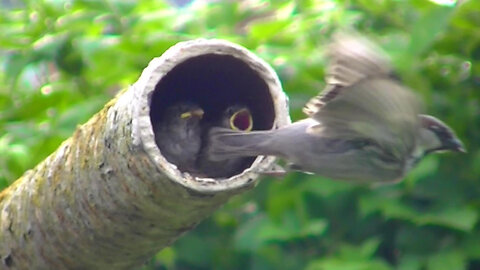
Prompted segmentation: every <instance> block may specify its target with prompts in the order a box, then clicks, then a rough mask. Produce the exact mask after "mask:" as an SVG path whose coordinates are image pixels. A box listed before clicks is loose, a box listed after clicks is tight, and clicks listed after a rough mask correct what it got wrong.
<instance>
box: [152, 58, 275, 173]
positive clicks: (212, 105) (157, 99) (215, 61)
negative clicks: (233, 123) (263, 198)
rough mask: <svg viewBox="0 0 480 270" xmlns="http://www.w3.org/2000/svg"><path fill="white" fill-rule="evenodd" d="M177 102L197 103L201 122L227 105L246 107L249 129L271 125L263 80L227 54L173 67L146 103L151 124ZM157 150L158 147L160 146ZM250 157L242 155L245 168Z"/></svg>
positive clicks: (270, 108)
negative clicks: (200, 110)
mask: <svg viewBox="0 0 480 270" xmlns="http://www.w3.org/2000/svg"><path fill="white" fill-rule="evenodd" d="M180 101H190V102H194V103H196V104H199V105H200V106H201V107H202V108H203V109H204V111H205V114H204V120H203V121H213V120H214V119H216V118H218V117H219V116H220V115H221V114H222V112H223V111H224V110H225V109H226V108H227V107H228V106H231V105H235V104H240V105H245V106H247V107H248V108H249V109H250V111H251V112H252V117H253V130H267V129H271V128H272V127H273V123H274V119H275V113H274V105H273V101H272V97H271V95H270V92H269V89H268V87H267V84H266V83H265V81H264V80H263V79H262V78H261V77H260V76H259V75H258V74H257V73H256V72H255V71H254V70H252V69H251V68H250V67H249V66H248V65H247V64H245V63H244V62H243V61H241V60H239V59H237V58H235V57H233V56H229V55H217V54H206V55H202V56H198V57H195V58H192V59H189V60H187V61H185V62H183V63H181V64H179V65H177V66H176V67H175V68H173V69H172V70H171V71H170V72H169V73H168V74H167V75H166V76H165V77H163V79H162V80H161V81H160V82H159V83H158V84H157V86H156V87H155V91H154V93H153V96H152V99H151V105H150V117H151V121H152V126H153V128H154V130H156V128H155V127H156V125H158V123H161V121H162V117H163V114H164V111H165V109H166V108H167V107H168V106H171V105H173V104H175V103H177V102H180ZM160 150H161V149H160ZM253 160H254V159H253V158H245V165H244V166H243V168H242V169H241V170H239V171H238V172H236V173H235V174H237V173H240V172H242V171H243V170H244V169H245V168H248V167H249V166H250V165H251V163H252V162H253Z"/></svg>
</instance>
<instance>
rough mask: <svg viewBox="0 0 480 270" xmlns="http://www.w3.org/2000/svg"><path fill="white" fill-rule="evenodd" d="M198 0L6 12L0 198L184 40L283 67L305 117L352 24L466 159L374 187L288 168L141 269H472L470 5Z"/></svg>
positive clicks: (29, 4) (0, 20) (435, 159)
mask: <svg viewBox="0 0 480 270" xmlns="http://www.w3.org/2000/svg"><path fill="white" fill-rule="evenodd" d="M6 2H9V1H6ZM207 2H209V1H201V0H199V1H196V2H195V3H194V4H192V5H188V6H185V7H183V8H176V7H174V6H172V5H170V4H169V3H166V2H162V1H146V0H144V1H121V0H113V1H95V0H78V1H47V0H45V1H36V0H29V1H25V2H23V3H22V4H21V5H19V6H16V7H15V6H13V7H12V6H4V7H2V8H1V9H0V54H1V56H2V57H1V58H0V80H1V81H2V83H1V84H0V108H1V109H0V153H1V154H0V189H1V188H4V187H5V186H7V185H8V184H9V183H11V182H12V181H14V180H15V179H16V178H18V177H19V176H21V174H22V173H23V172H24V171H26V170H28V169H30V168H32V167H34V166H35V164H37V163H38V162H39V161H41V160H42V159H44V158H45V157H46V156H47V155H49V154H50V153H51V152H52V151H54V150H55V149H56V148H57V147H58V146H59V144H60V143H61V142H62V141H63V140H64V139H66V138H68V137H69V136H70V135H71V134H72V132H73V130H74V129H75V127H76V126H77V125H78V124H81V123H84V122H85V121H86V120H87V119H89V118H90V117H91V116H92V115H93V114H94V113H95V112H96V111H98V110H99V109H100V108H101V107H102V106H103V104H105V103H106V102H107V101H108V100H109V99H110V98H111V97H112V96H113V95H114V94H115V92H116V91H118V90H119V89H121V88H123V87H126V86H128V85H129V84H131V83H133V82H134V81H135V80H136V79H137V77H138V76H139V74H140V72H141V71H142V69H143V68H144V67H145V66H146V65H147V63H148V62H149V61H150V60H151V59H152V58H153V57H156V56H159V55H160V54H161V53H162V52H164V51H165V50H166V49H167V48H168V47H170V46H172V45H173V44H175V43H177V42H179V41H182V40H188V39H192V38H197V37H208V38H213V37H215V38H223V39H227V40H230V41H233V42H237V43H239V44H241V45H243V46H245V47H247V48H249V49H251V50H252V51H253V52H255V53H256V54H257V55H259V56H260V57H262V58H263V59H265V60H266V61H267V62H269V63H270V64H271V65H272V66H273V67H274V68H275V70H276V71H277V72H278V74H279V76H280V77H281V80H282V83H283V85H284V89H285V91H286V92H287V93H288V95H289V96H290V101H291V108H292V117H293V118H294V119H299V118H301V117H303V116H302V113H301V107H302V106H303V104H304V103H305V102H306V101H307V100H308V99H309V98H310V97H311V96H313V95H315V94H316V93H317V91H318V90H320V89H322V87H323V86H324V83H323V74H324V66H325V59H324V57H323V48H324V45H325V44H326V42H327V41H328V38H329V36H330V35H331V33H332V32H334V31H335V30H337V29H341V28H356V29H358V30H359V31H360V32H362V33H364V34H366V35H367V36H370V37H371V38H372V39H374V40H376V41H377V42H379V43H380V44H381V45H382V46H383V47H384V48H385V49H386V50H387V51H388V53H389V54H390V55H391V56H392V59H393V61H394V63H395V66H396V68H397V70H398V73H399V74H400V76H401V77H402V78H403V80H404V82H405V84H406V85H408V86H410V87H411V88H412V89H415V91H416V92H417V93H418V94H419V95H420V96H422V97H423V98H424V100H425V103H426V107H427V111H428V113H430V114H433V115H435V116H437V117H439V118H441V119H443V120H444V121H445V122H447V123H448V124H449V125H451V126H452V127H453V128H454V129H455V130H456V131H457V132H458V134H459V136H460V137H461V138H462V139H463V140H464V142H465V143H466V146H467V148H468V150H469V153H468V154H465V155H460V154H447V155H438V156H432V157H429V158H427V159H426V160H424V161H422V162H421V164H420V165H419V166H418V168H416V169H415V170H414V171H413V172H412V173H411V174H410V175H409V176H408V177H407V178H406V179H405V181H403V182H402V183H399V184H396V185H392V186H383V187H377V188H369V187H365V186H357V185H354V184H352V183H344V182H337V181H332V180H327V179H319V178H318V177H315V176H308V175H302V174H297V173H294V174H291V175H289V176H288V177H287V178H286V179H284V180H282V181H275V180H273V179H264V180H263V181H262V182H261V183H260V185H259V186H258V187H257V188H256V189H254V190H253V191H251V192H249V193H248V194H243V195H242V196H239V197H237V198H234V199H233V200H232V201H231V202H229V203H228V204H227V205H226V206H225V207H223V208H222V209H220V210H218V211H217V212H216V213H215V214H214V215H213V216H212V217H211V218H209V219H208V220H206V221H204V222H203V223H202V224H200V225H199V226H198V228H196V229H195V230H194V231H192V232H190V233H189V234H187V235H185V236H184V237H182V238H181V239H179V240H178V241H177V242H176V243H175V244H174V245H173V246H172V247H171V248H166V249H164V250H163V251H161V252H159V253H158V254H157V255H156V256H155V257H154V258H152V259H151V260H150V261H149V262H148V263H147V264H146V265H145V266H144V267H143V268H142V269H144V270H151V269H308V270H312V269H331V270H335V269H343V270H345V269H347V270H348V269H352V270H357V269H359V270H360V269H369V270H370V269H379V270H383V269H402V270H403V269H405V270H407V269H408V270H410V269H412V270H416V269H417V270H423V269H427V270H439V269H440V270H441V269H472V270H473V269H480V225H479V214H480V199H479V198H480V181H479V180H480V150H479V147H478V146H479V143H480V104H479V100H480V92H479V91H478V89H479V87H480V77H479V76H480V35H479V29H480V28H479V26H480V17H479V16H478V14H480V2H479V1H474V0H471V1H467V2H466V3H464V4H462V5H459V6H457V7H446V6H439V5H436V4H434V3H431V2H428V1H424V0H411V1H376V2H375V4H373V2H371V1H366V0H353V1H344V0H337V1H333V0H300V1H283V0H282V1H272V2H267V1H260V0H251V1H218V2H216V1H211V2H212V3H207ZM0 5H1V4H0ZM3 5H5V4H3Z"/></svg>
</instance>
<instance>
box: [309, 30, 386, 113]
mask: <svg viewBox="0 0 480 270" xmlns="http://www.w3.org/2000/svg"><path fill="white" fill-rule="evenodd" d="M326 57H327V58H328V66H327V70H326V75H325V81H326V83H327V86H326V87H325V89H324V90H323V91H321V92H320V93H319V94H318V95H317V96H315V97H313V98H312V99H310V101H309V102H307V104H306V105H305V106H304V108H303V112H304V113H305V114H306V115H307V116H309V117H313V118H316V115H317V113H319V112H320V111H321V110H322V107H323V106H324V105H325V104H326V103H328V102H330V101H331V100H333V99H335V97H336V96H337V95H339V94H341V93H342V92H343V91H346V89H345V88H346V87H349V86H352V85H354V84H356V83H358V82H359V81H361V80H363V79H365V78H372V77H391V74H392V68H391V64H390V59H389V58H388V56H387V55H386V54H385V52H384V51H383V50H382V49H381V48H380V47H378V46H377V45H375V44H374V43H372V42H370V41H369V40H367V39H366V38H364V37H361V36H360V35H358V34H355V33H337V34H335V35H334V37H333V40H332V42H331V43H330V45H328V48H327V52H326Z"/></svg>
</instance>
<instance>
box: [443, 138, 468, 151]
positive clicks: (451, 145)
mask: <svg viewBox="0 0 480 270" xmlns="http://www.w3.org/2000/svg"><path fill="white" fill-rule="evenodd" d="M447 147H448V149H451V150H452V151H455V152H460V153H467V150H466V149H465V147H464V146H463V143H462V141H460V140H459V139H457V138H453V139H452V140H450V141H449V142H448V145H447Z"/></svg>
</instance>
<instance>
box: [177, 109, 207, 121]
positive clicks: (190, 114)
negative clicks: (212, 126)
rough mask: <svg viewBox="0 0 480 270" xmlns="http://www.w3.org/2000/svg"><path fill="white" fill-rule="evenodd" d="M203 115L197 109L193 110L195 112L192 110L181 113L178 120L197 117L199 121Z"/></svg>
mask: <svg viewBox="0 0 480 270" xmlns="http://www.w3.org/2000/svg"><path fill="white" fill-rule="evenodd" d="M203 114H204V112H203V110H202V109H200V108H199V109H195V110H192V111H188V112H184V113H182V114H181V115H180V118H182V119H188V118H190V117H197V118H199V119H202V117H203Z"/></svg>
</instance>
